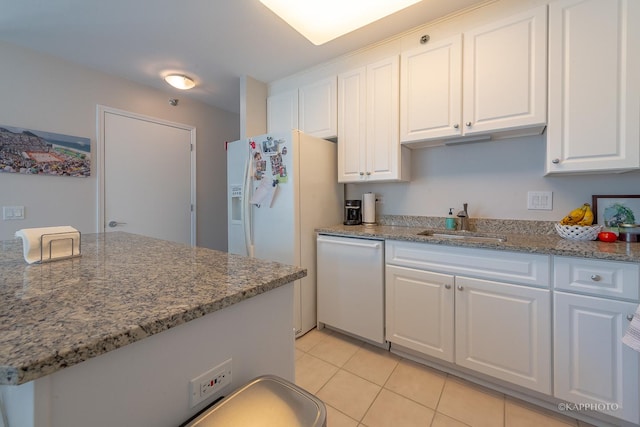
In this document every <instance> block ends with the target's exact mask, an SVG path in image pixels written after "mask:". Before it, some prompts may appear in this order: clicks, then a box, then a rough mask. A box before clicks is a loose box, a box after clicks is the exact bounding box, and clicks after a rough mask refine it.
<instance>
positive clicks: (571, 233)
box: [555, 224, 602, 240]
mask: <svg viewBox="0 0 640 427" xmlns="http://www.w3.org/2000/svg"><path fill="white" fill-rule="evenodd" d="M555 227H556V231H557V232H558V234H559V235H560V237H563V238H565V239H570V240H596V239H597V238H598V233H599V232H600V230H602V226H601V225H598V224H595V225H562V224H555Z"/></svg>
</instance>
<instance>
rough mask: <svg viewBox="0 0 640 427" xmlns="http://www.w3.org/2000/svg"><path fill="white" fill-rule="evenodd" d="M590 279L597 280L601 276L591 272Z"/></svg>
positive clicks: (600, 278)
mask: <svg viewBox="0 0 640 427" xmlns="http://www.w3.org/2000/svg"><path fill="white" fill-rule="evenodd" d="M591 280H593V281H594V282H599V281H600V280H602V277H600V276H599V275H597V274H592V275H591Z"/></svg>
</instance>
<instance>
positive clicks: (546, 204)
mask: <svg viewBox="0 0 640 427" xmlns="http://www.w3.org/2000/svg"><path fill="white" fill-rule="evenodd" d="M527 209H529V210H543V211H550V210H553V192H552V191H529V192H527Z"/></svg>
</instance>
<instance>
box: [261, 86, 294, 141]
mask: <svg viewBox="0 0 640 427" xmlns="http://www.w3.org/2000/svg"><path fill="white" fill-rule="evenodd" d="M291 129H298V91H297V90H295V91H289V92H283V93H278V94H275V95H271V96H269V97H268V98H267V132H269V133H274V132H285V131H286V132H289V131H290V130H291Z"/></svg>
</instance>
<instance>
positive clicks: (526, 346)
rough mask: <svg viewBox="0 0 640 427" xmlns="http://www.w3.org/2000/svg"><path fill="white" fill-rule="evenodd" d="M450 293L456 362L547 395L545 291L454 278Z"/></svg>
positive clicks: (548, 334) (548, 323)
mask: <svg viewBox="0 0 640 427" xmlns="http://www.w3.org/2000/svg"><path fill="white" fill-rule="evenodd" d="M455 294H456V295H455V301H456V302H455V310H456V316H455V317H456V321H455V331H456V344H455V349H456V357H455V362H456V364H458V365H460V366H464V367H465V368H470V369H473V370H475V371H477V372H482V373H483V374H487V375H491V376H492V377H495V378H499V379H501V380H504V381H508V382H510V383H513V384H517V385H520V386H522V387H526V388H529V389H531V390H535V391H539V392H541V393H547V394H548V393H551V291H549V290H548V289H536V288H531V287H527V286H520V285H512V284H508V283H499V282H493V281H489V280H479V279H472V278H468V277H456V288H455Z"/></svg>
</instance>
